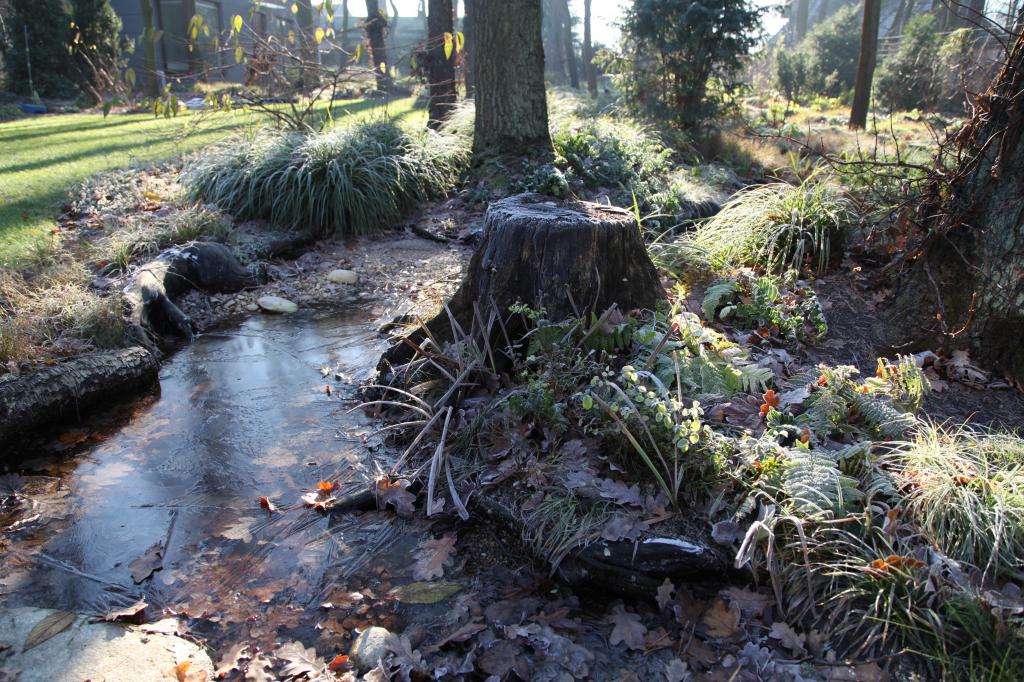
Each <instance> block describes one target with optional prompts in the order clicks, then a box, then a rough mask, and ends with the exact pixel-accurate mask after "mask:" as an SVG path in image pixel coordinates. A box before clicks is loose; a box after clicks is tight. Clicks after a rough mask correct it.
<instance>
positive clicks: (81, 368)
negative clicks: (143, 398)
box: [0, 346, 160, 454]
mask: <svg viewBox="0 0 1024 682" xmlns="http://www.w3.org/2000/svg"><path fill="white" fill-rule="evenodd" d="M159 368H160V363H159V361H158V360H157V358H156V356H155V355H153V353H151V352H150V351H149V350H147V349H145V348H143V347H141V346H132V347H130V348H121V349H118V350H111V351H104V352H101V353H93V354H90V355H83V356H81V357H78V358H75V359H73V360H68V361H66V362H60V363H58V364H56V365H54V366H53V367H44V368H43V369H40V370H37V371H35V372H31V373H29V374H21V375H17V374H5V375H4V376H0V454H2V452H3V450H4V446H3V445H2V444H4V443H10V442H11V438H12V437H13V436H15V435H17V434H19V433H23V432H25V431H29V430H31V429H33V428H36V427H39V426H44V425H52V424H56V423H59V422H61V421H64V420H67V419H69V418H75V417H77V416H78V415H79V411H82V412H84V411H85V410H86V409H87V408H89V407H92V406H95V405H96V404H97V403H98V402H100V401H102V400H104V399H107V398H111V397H115V396H120V395H126V394H132V393H134V392H136V391H138V390H139V388H140V387H145V386H148V385H150V384H151V383H152V382H153V381H155V380H156V377H157V371H158V370H159Z"/></svg>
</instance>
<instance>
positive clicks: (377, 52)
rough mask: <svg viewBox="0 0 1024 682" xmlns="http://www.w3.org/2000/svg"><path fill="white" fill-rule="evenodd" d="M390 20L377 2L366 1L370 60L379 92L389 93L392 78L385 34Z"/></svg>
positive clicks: (366, 25)
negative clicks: (389, 70) (389, 71)
mask: <svg viewBox="0 0 1024 682" xmlns="http://www.w3.org/2000/svg"><path fill="white" fill-rule="evenodd" d="M387 27H388V20H387V16H386V15H385V14H384V12H382V11H381V9H380V5H379V4H378V2H377V0H366V24H365V29H366V40H367V42H369V43H370V60H371V61H372V63H373V70H374V71H375V72H376V74H375V75H376V77H377V90H378V91H380V92H387V91H388V90H390V89H391V76H390V74H389V73H388V66H389V64H388V51H387V47H385V43H384V32H385V31H386V30H387Z"/></svg>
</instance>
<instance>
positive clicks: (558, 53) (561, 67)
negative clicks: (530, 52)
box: [483, 0, 566, 84]
mask: <svg viewBox="0 0 1024 682" xmlns="http://www.w3.org/2000/svg"><path fill="white" fill-rule="evenodd" d="M483 1H484V2H485V3H486V1H487V0H483ZM562 4H563V0H544V2H543V9H542V16H543V24H542V26H543V28H542V31H541V35H542V36H543V47H544V66H545V68H546V70H547V73H548V77H549V78H551V80H552V81H553V82H554V83H557V84H562V83H565V75H566V63H565V33H564V32H563V30H562Z"/></svg>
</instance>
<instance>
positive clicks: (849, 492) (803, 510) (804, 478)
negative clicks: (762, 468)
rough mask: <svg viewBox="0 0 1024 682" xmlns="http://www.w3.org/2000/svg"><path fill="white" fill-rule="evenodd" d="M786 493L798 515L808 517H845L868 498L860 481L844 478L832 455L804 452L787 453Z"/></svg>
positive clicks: (798, 450)
mask: <svg viewBox="0 0 1024 682" xmlns="http://www.w3.org/2000/svg"><path fill="white" fill-rule="evenodd" d="M783 491H784V492H785V493H786V495H787V496H788V497H789V499H790V502H791V504H792V505H793V508H794V511H795V512H796V513H798V514H800V515H802V516H806V517H819V516H823V515H826V516H833V517H835V516H841V515H843V514H846V513H848V512H849V511H851V510H852V507H853V504H854V503H855V502H856V501H858V500H860V499H862V498H863V497H864V494H863V493H862V492H861V491H860V490H859V489H858V487H857V479H855V478H852V477H850V476H847V475H845V474H843V472H842V471H840V469H839V465H838V464H837V463H836V460H834V459H833V458H832V457H831V456H830V455H829V454H828V453H826V452H824V451H821V450H803V449H800V448H791V449H789V450H788V451H787V453H786V462H785V465H784V470H783Z"/></svg>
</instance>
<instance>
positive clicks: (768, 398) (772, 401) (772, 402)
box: [762, 388, 781, 407]
mask: <svg viewBox="0 0 1024 682" xmlns="http://www.w3.org/2000/svg"><path fill="white" fill-rule="evenodd" d="M762 397H763V398H764V404H765V405H768V406H770V407H778V406H779V401H780V400H781V399H780V398H779V396H777V395H775V391H773V390H772V389H770V388H769V389H768V391H767V392H766V393H765V394H764V395H763V396H762Z"/></svg>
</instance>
